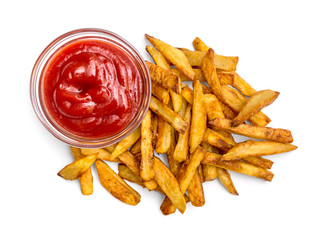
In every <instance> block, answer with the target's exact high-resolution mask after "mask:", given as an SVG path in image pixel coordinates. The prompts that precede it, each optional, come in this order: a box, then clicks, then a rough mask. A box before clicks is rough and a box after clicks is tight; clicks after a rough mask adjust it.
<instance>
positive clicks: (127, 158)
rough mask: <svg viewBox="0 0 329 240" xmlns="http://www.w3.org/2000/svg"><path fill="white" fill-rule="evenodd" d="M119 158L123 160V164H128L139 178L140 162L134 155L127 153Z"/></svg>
mask: <svg viewBox="0 0 329 240" xmlns="http://www.w3.org/2000/svg"><path fill="white" fill-rule="evenodd" d="M118 158H119V159H120V160H121V162H123V163H124V164H126V166H127V167H129V168H130V170H131V171H133V173H135V174H136V175H137V176H139V162H138V161H137V160H136V158H135V157H134V155H132V154H131V153H130V152H129V151H126V152H124V153H122V154H120V155H119V157H118Z"/></svg>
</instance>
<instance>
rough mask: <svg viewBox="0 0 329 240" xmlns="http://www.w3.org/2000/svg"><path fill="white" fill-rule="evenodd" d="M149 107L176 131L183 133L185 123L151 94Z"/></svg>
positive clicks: (185, 126)
mask: <svg viewBox="0 0 329 240" xmlns="http://www.w3.org/2000/svg"><path fill="white" fill-rule="evenodd" d="M150 109H151V110H152V111H153V112H154V113H155V114H157V115H158V116H159V117H161V118H162V119H164V120H165V121H166V122H168V123H169V124H170V125H171V126H173V127H174V128H175V129H176V130H177V131H178V132H181V133H184V132H185V131H186V129H187V123H186V122H185V121H184V120H183V119H182V118H181V117H180V116H179V115H178V114H177V113H175V112H174V111H173V110H171V109H170V108H168V107H167V106H165V105H164V104H163V103H161V102H160V101H159V100H158V99H156V98H155V97H153V96H152V97H151V102H150Z"/></svg>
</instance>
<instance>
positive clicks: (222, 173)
mask: <svg viewBox="0 0 329 240" xmlns="http://www.w3.org/2000/svg"><path fill="white" fill-rule="evenodd" d="M206 166H210V165H207V164H206ZM216 169H217V176H218V179H219V181H220V182H221V183H222V184H223V186H224V187H225V188H226V189H227V191H229V193H232V194H233V195H239V194H238V192H237V190H236V189H235V186H234V184H233V182H232V179H231V175H230V174H229V172H228V171H227V170H226V169H224V168H219V167H218V168H216Z"/></svg>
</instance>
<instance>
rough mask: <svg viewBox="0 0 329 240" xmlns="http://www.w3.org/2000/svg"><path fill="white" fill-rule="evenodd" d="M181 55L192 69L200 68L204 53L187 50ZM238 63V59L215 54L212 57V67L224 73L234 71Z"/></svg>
mask: <svg viewBox="0 0 329 240" xmlns="http://www.w3.org/2000/svg"><path fill="white" fill-rule="evenodd" d="M183 53H184V54H185V56H186V57H187V59H188V61H189V62H190V64H191V65H192V66H193V67H200V66H201V62H202V59H203V58H204V56H205V55H206V53H205V52H200V51H189V50H183ZM238 61H239V58H238V57H226V56H221V55H217V54H216V55H214V66H215V67H216V68H218V69H221V70H224V71H235V70H236V65H237V64H238ZM185 75H186V74H185Z"/></svg>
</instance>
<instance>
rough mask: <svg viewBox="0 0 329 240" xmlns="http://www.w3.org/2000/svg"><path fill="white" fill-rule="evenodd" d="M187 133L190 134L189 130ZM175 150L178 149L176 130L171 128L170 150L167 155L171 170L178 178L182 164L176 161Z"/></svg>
mask: <svg viewBox="0 0 329 240" xmlns="http://www.w3.org/2000/svg"><path fill="white" fill-rule="evenodd" d="M186 132H188V130H187V131H186ZM186 132H185V133H186ZM175 148H176V137H175V129H174V128H171V141H170V146H169V149H168V151H167V153H166V155H167V161H168V165H169V169H170V171H171V172H172V173H173V174H174V176H175V177H176V175H177V173H178V171H179V169H180V165H181V164H180V163H179V162H178V161H176V160H175V159H174V152H175Z"/></svg>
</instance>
